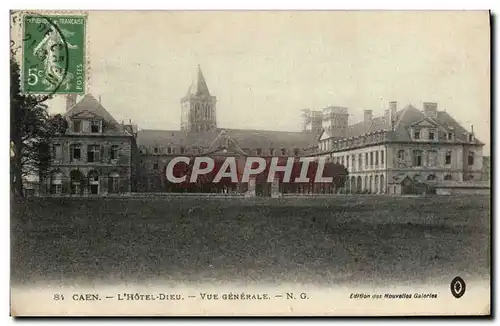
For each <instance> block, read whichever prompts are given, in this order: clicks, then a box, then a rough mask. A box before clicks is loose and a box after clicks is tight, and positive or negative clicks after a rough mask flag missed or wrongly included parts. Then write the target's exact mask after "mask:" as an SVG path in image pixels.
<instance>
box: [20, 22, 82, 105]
mask: <svg viewBox="0 0 500 326" xmlns="http://www.w3.org/2000/svg"><path fill="white" fill-rule="evenodd" d="M86 26H87V17H86V16H85V15H37V14H31V15H30V14H27V15H25V16H24V18H23V42H22V46H23V52H22V53H23V58H22V63H21V66H22V74H21V76H22V77H21V81H20V82H21V88H22V90H23V92H24V93H26V94H80V95H83V94H85V93H86V89H85V88H86V71H87V67H86V62H87V60H86V53H85V51H86V41H85V34H86Z"/></svg>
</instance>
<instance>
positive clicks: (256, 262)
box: [11, 196, 490, 285]
mask: <svg viewBox="0 0 500 326" xmlns="http://www.w3.org/2000/svg"><path fill="white" fill-rule="evenodd" d="M11 226H12V231H11V244H12V245H11V247H12V268H11V270H12V279H13V281H14V283H31V282H36V281H43V280H45V281H54V282H60V283H61V285H69V284H85V283H89V282H98V281H104V282H108V283H112V282H117V283H122V282H124V281H127V282H132V283H133V282H144V281H149V282H155V281H162V280H165V281H167V280H168V281H175V282H183V283H185V282H196V281H198V282H211V283H213V282H248V283H252V282H258V283H265V282H280V283H286V282H296V283H316V284H322V283H324V284H329V283H341V282H350V283H352V282H367V281H370V282H373V283H377V284H385V283H386V282H391V283H392V284H394V282H398V284H411V283H414V282H419V281H421V282H431V281H436V282H440V281H444V280H446V282H447V283H448V282H449V281H450V280H451V278H453V277H454V276H457V275H461V276H462V277H466V278H469V279H470V278H488V277H489V270H490V198H489V197H482V196H469V197H446V196H443V197H425V198H424V197H414V198H404V197H384V196H359V197H335V198H299V199H298V198H284V199H265V198H255V199H244V198H233V199H210V198H162V199H101V200H75V199H73V200H72V199H43V200H42V199H39V198H34V199H29V200H24V201H22V202H12V215H11ZM450 277H451V278H450Z"/></svg>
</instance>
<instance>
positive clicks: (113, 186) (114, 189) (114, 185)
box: [108, 172, 120, 194]
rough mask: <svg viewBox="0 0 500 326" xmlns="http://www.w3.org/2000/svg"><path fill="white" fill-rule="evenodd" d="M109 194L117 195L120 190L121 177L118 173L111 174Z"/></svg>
mask: <svg viewBox="0 0 500 326" xmlns="http://www.w3.org/2000/svg"><path fill="white" fill-rule="evenodd" d="M108 180H109V183H108V192H109V193H112V194H115V193H118V192H119V190H120V175H119V174H118V173H117V172H111V173H110V174H109V179H108Z"/></svg>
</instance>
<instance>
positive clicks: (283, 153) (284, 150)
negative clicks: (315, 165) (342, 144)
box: [281, 143, 326, 156]
mask: <svg viewBox="0 0 500 326" xmlns="http://www.w3.org/2000/svg"><path fill="white" fill-rule="evenodd" d="M325 150H326V143H325ZM281 155H282V156H285V155H286V148H282V149H281Z"/></svg>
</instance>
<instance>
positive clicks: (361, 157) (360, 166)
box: [358, 154, 363, 170]
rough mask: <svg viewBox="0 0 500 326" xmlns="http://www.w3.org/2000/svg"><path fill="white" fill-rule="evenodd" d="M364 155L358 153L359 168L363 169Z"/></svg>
mask: <svg viewBox="0 0 500 326" xmlns="http://www.w3.org/2000/svg"><path fill="white" fill-rule="evenodd" d="M362 161H363V155H361V154H359V155H358V168H359V169H360V170H361V169H362V168H363V167H362V164H363V162H362Z"/></svg>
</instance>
